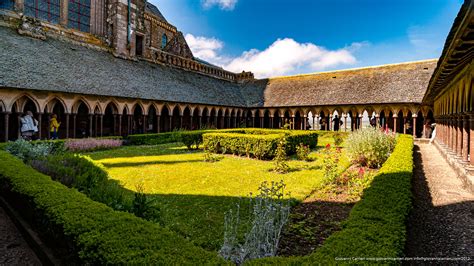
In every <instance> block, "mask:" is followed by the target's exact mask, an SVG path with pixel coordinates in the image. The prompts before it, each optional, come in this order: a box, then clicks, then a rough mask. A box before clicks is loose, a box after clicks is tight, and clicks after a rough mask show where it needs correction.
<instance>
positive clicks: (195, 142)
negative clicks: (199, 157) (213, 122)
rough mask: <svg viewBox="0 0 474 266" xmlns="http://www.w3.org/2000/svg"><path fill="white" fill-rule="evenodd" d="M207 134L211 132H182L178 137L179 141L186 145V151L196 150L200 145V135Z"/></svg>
mask: <svg viewBox="0 0 474 266" xmlns="http://www.w3.org/2000/svg"><path fill="white" fill-rule="evenodd" d="M208 132H212V130H194V131H183V132H181V135H180V141H181V142H182V143H183V144H184V145H186V147H188V149H195V150H197V149H199V146H200V145H201V144H202V135H203V134H204V133H208Z"/></svg>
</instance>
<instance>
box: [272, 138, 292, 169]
mask: <svg viewBox="0 0 474 266" xmlns="http://www.w3.org/2000/svg"><path fill="white" fill-rule="evenodd" d="M285 146H286V139H285V137H281V138H280V139H279V140H278V145H277V149H276V154H275V158H273V162H274V164H275V168H274V169H273V170H274V171H275V172H277V173H280V174H286V173H288V172H289V170H290V166H288V163H287V162H286V160H287V158H286V151H285Z"/></svg>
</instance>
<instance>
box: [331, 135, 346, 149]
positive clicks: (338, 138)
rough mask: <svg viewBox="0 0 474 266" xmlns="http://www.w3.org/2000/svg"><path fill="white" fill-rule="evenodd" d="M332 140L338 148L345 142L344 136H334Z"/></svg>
mask: <svg viewBox="0 0 474 266" xmlns="http://www.w3.org/2000/svg"><path fill="white" fill-rule="evenodd" d="M332 138H333V139H334V145H336V147H341V145H342V143H343V142H344V135H342V134H334V135H333V136H332Z"/></svg>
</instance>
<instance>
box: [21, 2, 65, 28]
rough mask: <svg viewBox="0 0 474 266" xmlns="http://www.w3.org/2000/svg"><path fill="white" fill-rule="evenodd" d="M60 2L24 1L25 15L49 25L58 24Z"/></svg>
mask: <svg viewBox="0 0 474 266" xmlns="http://www.w3.org/2000/svg"><path fill="white" fill-rule="evenodd" d="M59 2H60V0H25V15H26V16H29V17H34V18H37V19H41V20H46V21H48V22H51V23H55V24H58V23H59V10H60V9H59Z"/></svg>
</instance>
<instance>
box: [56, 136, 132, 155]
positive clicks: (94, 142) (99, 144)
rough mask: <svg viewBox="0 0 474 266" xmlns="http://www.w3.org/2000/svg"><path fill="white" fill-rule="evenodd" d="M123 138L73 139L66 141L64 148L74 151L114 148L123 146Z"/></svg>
mask: <svg viewBox="0 0 474 266" xmlns="http://www.w3.org/2000/svg"><path fill="white" fill-rule="evenodd" d="M122 144H123V141H122V140H121V139H94V138H87V139H71V140H66V141H65V142H64V148H65V149H67V150H69V151H72V152H79V151H95V150H102V149H112V148H117V147H120V146H122Z"/></svg>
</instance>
